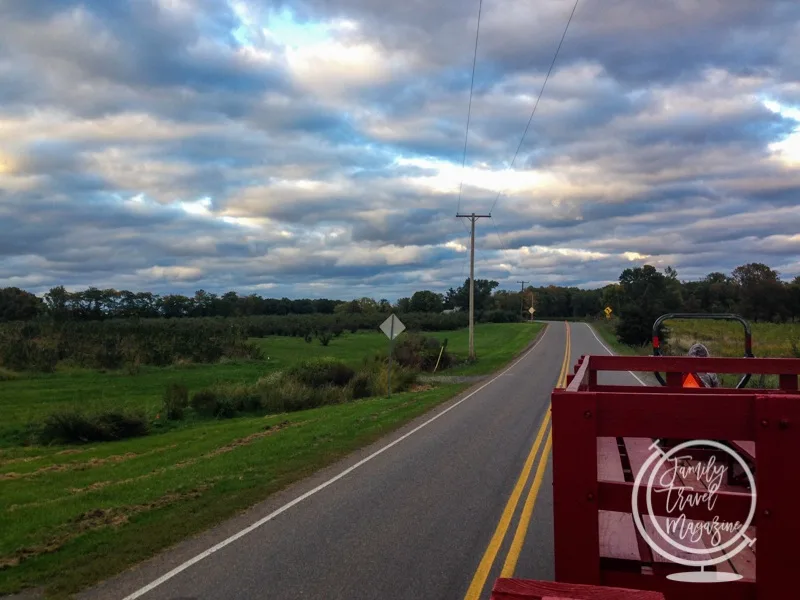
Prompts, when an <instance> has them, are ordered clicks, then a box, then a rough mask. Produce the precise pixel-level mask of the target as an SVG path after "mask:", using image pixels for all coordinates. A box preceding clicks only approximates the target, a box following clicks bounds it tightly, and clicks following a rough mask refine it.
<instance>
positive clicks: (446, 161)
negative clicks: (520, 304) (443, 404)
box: [0, 0, 800, 300]
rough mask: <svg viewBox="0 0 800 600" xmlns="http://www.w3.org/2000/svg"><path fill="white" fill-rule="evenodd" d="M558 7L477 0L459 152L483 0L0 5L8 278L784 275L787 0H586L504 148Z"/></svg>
mask: <svg viewBox="0 0 800 600" xmlns="http://www.w3.org/2000/svg"><path fill="white" fill-rule="evenodd" d="M573 5H574V2H573V0H537V1H536V2H520V1H518V0H514V1H512V0H484V2H483V5H482V9H481V26H480V36H479V41H478V51H477V59H476V67H475V84H474V93H473V98H472V109H471V119H470V121H471V122H470V128H469V137H468V140H467V153H466V165H465V167H464V168H463V169H462V161H463V160H464V154H463V152H464V139H465V129H466V121H467V110H468V103H469V91H470V79H471V74H472V63H473V50H474V44H475V32H476V24H477V16H478V0H469V1H464V0H437V1H435V2H431V1H425V0H404V1H403V2H397V1H396V0H298V1H292V0H287V1H279V0H276V1H274V2H264V1H256V0H230V1H225V0H114V1H113V2H112V1H109V0H84V1H82V2H79V1H77V0H36V1H32V0H0V287H4V286H16V287H20V288H23V289H26V290H29V291H32V292H34V293H43V292H45V291H47V290H48V289H49V288H51V287H53V286H56V285H64V286H66V287H67V289H69V290H78V289H85V288H87V287H90V286H96V287H100V288H116V289H128V290H132V291H145V290H148V291H153V292H156V293H162V294H163V293H187V294H191V293H193V292H194V291H195V290H198V289H205V290H207V291H210V292H215V293H224V292H225V291H228V290H236V291H238V292H239V293H242V294H247V293H257V294H259V295H262V296H270V297H283V296H286V297H290V298H300V297H312V298H313V297H329V298H341V299H347V298H353V297H361V296H365V295H366V296H372V297H375V298H388V299H390V300H394V299H396V298H398V297H402V296H408V295H410V293H413V291H415V290H420V289H431V290H435V291H445V290H447V289H448V288H450V287H457V286H458V285H459V284H461V283H463V281H464V279H465V278H466V277H468V275H469V251H468V248H469V235H468V234H469V230H468V223H467V222H466V221H465V220H464V219H458V218H456V213H457V212H458V211H461V212H466V213H470V212H476V213H487V212H489V211H490V210H491V214H492V218H491V219H480V220H478V222H477V225H476V253H475V276H476V278H488V279H494V280H496V281H498V282H500V285H501V288H503V289H518V287H519V283H518V282H519V281H526V282H528V283H529V284H532V285H535V286H539V285H550V284H553V285H569V286H577V287H582V288H592V287H598V286H602V285H605V284H607V283H611V282H614V281H617V280H618V277H619V275H620V273H621V271H622V270H623V269H625V268H628V267H636V266H640V265H643V264H652V265H655V266H657V267H658V268H661V269H663V268H665V267H667V266H672V267H674V268H675V269H677V271H678V275H679V278H681V279H684V280H692V279H699V278H702V277H704V276H705V275H706V274H708V273H709V272H712V271H722V272H727V273H729V272H730V271H731V270H732V269H734V268H735V267H737V266H739V265H741V264H745V263H748V262H763V263H766V264H768V265H769V266H771V267H772V268H773V269H776V270H777V271H778V272H779V273H780V275H781V276H782V277H783V278H784V279H786V280H789V279H791V278H793V277H795V276H797V275H800V209H799V208H798V199H800V3H798V2H796V1H793V0H790V1H783V2H779V1H771V0H758V1H756V0H663V1H658V2H655V1H653V2H643V1H641V0H603V1H602V2H601V1H599V0H581V1H580V2H579V4H578V8H577V10H576V12H575V15H574V17H573V20H572V22H571V25H570V27H569V30H568V32H567V34H566V38H565V40H564V43H563V46H562V48H561V52H560V54H559V56H558V59H557V61H556V63H555V67H554V69H553V72H552V74H551V76H550V78H549V80H548V82H547V86H546V88H545V91H544V94H543V96H542V98H541V102H540V103H539V105H538V108H537V109H536V113H535V115H534V117H533V120H532V121H531V124H530V128H529V130H528V132H527V135H526V136H525V138H524V140H523V143H522V145H521V146H520V140H521V139H522V134H523V130H524V128H525V125H526V123H527V122H528V119H529V117H530V114H531V110H532V108H533V106H534V102H535V101H536V97H537V96H538V94H539V91H540V89H541V87H542V83H543V81H544V78H545V75H546V74H547V71H548V68H549V67H550V63H551V61H552V58H553V54H554V52H555V49H556V47H557V45H558V42H559V40H560V38H561V35H562V33H563V31H564V26H565V25H566V23H567V19H568V17H569V15H570V12H571V11H572V8H573ZM518 147H519V148H520V151H519V155H518V156H517V158H516V161H515V162H514V164H513V166H512V164H511V161H512V159H513V157H514V154H515V151H516V150H517V148H518ZM495 201H496V202H495Z"/></svg>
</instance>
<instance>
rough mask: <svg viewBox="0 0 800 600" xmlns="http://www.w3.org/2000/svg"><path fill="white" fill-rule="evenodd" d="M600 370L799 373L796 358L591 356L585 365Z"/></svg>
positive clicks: (798, 363) (799, 364) (798, 362)
mask: <svg viewBox="0 0 800 600" xmlns="http://www.w3.org/2000/svg"><path fill="white" fill-rule="evenodd" d="M585 363H588V364H589V365H591V368H592V369H596V370H598V371H644V372H653V371H658V372H661V373H665V372H666V373H668V372H677V373H690V372H695V373H698V372H699V373H736V374H744V373H753V374H759V375H760V374H762V373H763V374H765V375H784V374H786V375H788V374H792V375H798V374H800V359H797V358H756V359H754V358H698V357H695V356H605V355H590V356H589V358H588V360H587V361H584V364H585Z"/></svg>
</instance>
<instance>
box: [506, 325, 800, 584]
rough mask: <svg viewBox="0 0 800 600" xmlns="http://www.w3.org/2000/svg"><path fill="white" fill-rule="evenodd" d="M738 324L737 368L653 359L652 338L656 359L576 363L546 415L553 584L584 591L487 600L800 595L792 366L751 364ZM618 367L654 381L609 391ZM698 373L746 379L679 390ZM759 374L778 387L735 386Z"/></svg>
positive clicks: (797, 432)
mask: <svg viewBox="0 0 800 600" xmlns="http://www.w3.org/2000/svg"><path fill="white" fill-rule="evenodd" d="M683 316H684V315H668V316H666V317H664V318H662V319H660V320H659V321H657V323H656V327H657V326H658V325H659V324H660V322H661V321H662V320H663V319H665V318H669V317H683ZM693 316H695V315H693ZM727 317H729V316H723V318H727ZM704 318H705V317H704ZM735 318H737V320H739V318H738V317H735ZM742 322H743V323H744V324H745V333H746V348H745V357H743V358H696V357H672V356H658V355H657V354H659V352H658V341H659V340H658V337H657V336H654V346H656V349H655V351H654V354H656V355H655V356H644V357H642V356H637V357H627V356H583V357H581V359H580V360H579V361H578V364H577V365H575V368H574V374H572V375H571V376H570V377H569V378H568V385H567V387H566V389H556V390H554V391H553V393H552V408H551V410H552V427H553V506H554V508H553V510H554V533H555V548H554V556H555V575H556V576H555V579H556V582H557V583H556V584H553V585H557V586H561V587H560V589H562V590H571V589H573V588H572V587H570V586H576V587H575V588H574V589H575V590H579V591H575V592H574V593H572V594H570V593H569V592H567V591H564V592H563V593H562V592H558V593H546V589H547V588H546V587H545V588H542V589H543V590H545V592H542V593H541V594H539V595H537V593H538V592H535V591H532V592H530V593H523V592H522V591H523V589H524V586H525V585H526V583H527V584H529V585H530V586H531V590H534V589H538V588H536V586H541V585H546V584H543V583H542V582H525V581H518V580H502V579H501V580H498V581H497V583H496V584H495V591H494V595H493V598H497V599H500V598H519V599H521V598H545V597H564V598H598V599H599V598H620V599H622V598H636V597H637V596H635V595H630V596H627V595H624V594H626V593H627V594H633V593H634V592H633V590H640V591H641V590H647V591H650V592H651V593H652V592H655V593H656V595H655V596H646V595H642V596H641V598H651V597H662V596H661V595H662V594H663V598H665V599H666V600H678V599H681V600H693V599H704V600H707V599H708V600H715V599H719V600H722V599H725V600H729V599H734V600H735V599H757V600H770V599H773V598H774V599H782V598H794V597H800V591H798V583H797V581H798V573H800V511H797V510H795V508H796V507H797V506H799V505H800V469H798V464H797V461H798V460H800V392H798V374H800V360H798V359H789V358H753V357H752V353H750V340H749V337H750V336H749V326H748V325H747V324H746V323H745V322H744V321H742ZM656 327H654V329H656ZM615 371H616V372H620V371H622V372H625V371H631V372H652V373H659V375H658V379H659V381H660V382H661V383H662V385H660V386H658V385H657V386H641V385H638V384H637V385H608V384H604V383H603V381H604V379H605V376H603V375H602V373H604V372H615ZM698 372H700V373H725V374H740V375H745V377H742V379H741V380H740V382H739V384H738V385H737V387H736V388H721V387H715V388H706V387H702V386H701V387H684V385H686V381H687V379H686V377H687V375H690V374H693V373H698ZM660 373H665V374H666V378H664V377H661V375H660ZM762 374H763V375H772V376H775V375H777V376H778V377H777V381H778V389H756V388H746V387H744V386H745V384H746V383H747V380H748V379H750V376H751V375H762ZM682 443H683V447H681V446H680V444H682ZM733 467H737V469H734V468H733ZM732 471H737V472H736V473H734V474H731V472H732ZM743 473H744V474H745V475H746V476H743ZM723 474H726V476H724V477H723V476H722V475H723ZM651 476H652V478H651ZM753 484H754V485H753ZM648 498H649V504H648ZM676 509H677V510H676ZM756 540H757V544H756ZM756 546H757V551H756ZM701 572H702V574H701ZM620 588H623V589H620ZM514 590H516V593H515V592H514ZM626 590H627V591H626ZM639 593H641V592H639Z"/></svg>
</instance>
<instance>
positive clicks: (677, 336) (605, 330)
mask: <svg viewBox="0 0 800 600" xmlns="http://www.w3.org/2000/svg"><path fill="white" fill-rule="evenodd" d="M665 325H666V327H667V329H668V330H669V339H668V343H667V345H666V346H665V347H663V348H662V350H663V352H664V354H667V355H673V356H685V355H686V353H687V352H688V351H689V348H691V347H692V345H693V344H695V343H701V344H704V345H705V346H706V347H707V348H708V351H709V353H710V354H711V356H721V357H740V356H744V328H743V327H742V325H741V324H739V323H737V322H735V321H702V320H695V319H680V320H679V319H676V320H674V321H667V322H666V323H665ZM594 327H595V329H596V330H597V331H598V332H599V333H600V334H601V336H602V338H603V339H604V341H605V342H606V343H608V344H609V345H610V346H611V347H612V349H613V350H614V351H615V352H617V353H618V354H626V355H632V354H638V355H643V356H647V355H650V354H652V352H653V348H652V346H650V345H645V346H642V347H639V348H636V347H632V346H627V345H625V344H622V343H620V342H619V341H618V340H617V339H616V335H615V334H614V325H613V323H610V322H599V323H595V324H594ZM750 327H751V333H752V338H753V354H754V355H755V356H757V357H774V358H800V323H783V324H775V323H751V324H750ZM721 378H722V385H723V386H725V387H733V386H735V385H736V384H737V382H738V381H739V380H740V379H741V375H735V374H721ZM748 387H763V388H774V387H777V377H775V376H768V377H765V378H763V380H762V379H761V378H760V377H759V376H755V377H753V378H751V380H750V382H749V383H748Z"/></svg>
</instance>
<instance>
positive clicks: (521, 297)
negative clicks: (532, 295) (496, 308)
mask: <svg viewBox="0 0 800 600" xmlns="http://www.w3.org/2000/svg"><path fill="white" fill-rule="evenodd" d="M517 283H518V284H520V288H519V313H520V314H521V315H522V316H523V318H524V317H525V284H526V283H528V282H527V281H518V282H517Z"/></svg>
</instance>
